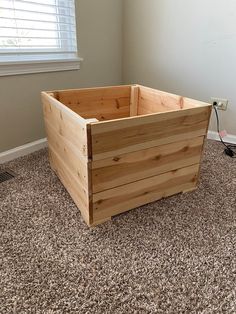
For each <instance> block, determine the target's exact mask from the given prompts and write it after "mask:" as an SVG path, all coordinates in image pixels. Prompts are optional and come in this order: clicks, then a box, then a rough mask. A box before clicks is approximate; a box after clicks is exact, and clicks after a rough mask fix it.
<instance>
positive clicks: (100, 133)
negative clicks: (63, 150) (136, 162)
mask: <svg viewBox="0 0 236 314" xmlns="http://www.w3.org/2000/svg"><path fill="white" fill-rule="evenodd" d="M210 113H211V107H200V108H192V109H185V110H182V111H171V112H166V113H160V114H152V115H147V116H138V117H132V118H129V119H121V120H117V121H107V122H100V123H92V124H91V135H92V154H93V160H100V159H105V158H108V157H111V156H116V155H117V154H123V153H128V152H133V151H138V150H141V149H146V148H150V147H155V146H159V145H163V144H168V143H172V142H177V141H182V140H188V139H191V138H195V137H198V136H203V135H205V134H206V132H207V127H208V121H209V116H210Z"/></svg>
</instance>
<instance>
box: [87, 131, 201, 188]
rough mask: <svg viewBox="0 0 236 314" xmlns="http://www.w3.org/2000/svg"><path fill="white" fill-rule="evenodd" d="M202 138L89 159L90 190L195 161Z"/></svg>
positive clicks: (148, 175) (114, 185)
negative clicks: (100, 158) (96, 159)
mask: <svg viewBox="0 0 236 314" xmlns="http://www.w3.org/2000/svg"><path fill="white" fill-rule="evenodd" d="M203 140H204V137H197V138H194V139H191V140H186V141H181V142H176V143H171V144H167V145H161V146H158V147H153V148H148V149H144V150H140V151H137V152H132V153H127V154H122V155H117V156H114V157H110V158H107V159H102V160H98V161H93V162H92V184H93V193H96V192H100V191H103V190H106V189H110V188H113V187H116V186H120V185H123V184H127V183H130V182H134V181H137V180H141V179H144V178H147V177H151V176H154V175H157V174H161V173H164V172H168V171H171V170H175V169H179V168H181V167H186V166H190V165H193V164H198V163H199V162H200V157H201V151H202V145H203Z"/></svg>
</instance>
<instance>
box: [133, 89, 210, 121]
mask: <svg viewBox="0 0 236 314" xmlns="http://www.w3.org/2000/svg"><path fill="white" fill-rule="evenodd" d="M138 86H139V105H138V115H144V114H151V113H157V112H167V111H173V110H182V109H189V108H194V107H201V106H203V107H205V106H206V105H207V104H206V103H203V102H200V101H196V100H194V99H190V98H187V97H182V96H179V95H175V94H170V93H166V92H163V91H160V90H156V89H152V88H149V87H145V86H140V85H138Z"/></svg>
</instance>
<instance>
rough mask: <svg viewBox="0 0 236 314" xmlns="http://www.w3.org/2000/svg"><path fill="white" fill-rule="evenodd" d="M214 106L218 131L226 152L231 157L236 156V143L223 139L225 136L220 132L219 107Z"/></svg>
mask: <svg viewBox="0 0 236 314" xmlns="http://www.w3.org/2000/svg"><path fill="white" fill-rule="evenodd" d="M213 108H214V111H215V114H216V122H217V132H218V135H219V138H220V141H221V143H222V144H223V145H224V146H225V150H224V152H225V154H226V155H227V156H230V157H231V158H236V145H235V144H227V143H225V142H224V141H223V138H222V136H221V134H220V119H219V115H218V111H217V107H216V106H215V105H214V104H213Z"/></svg>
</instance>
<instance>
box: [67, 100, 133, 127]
mask: <svg viewBox="0 0 236 314" xmlns="http://www.w3.org/2000/svg"><path fill="white" fill-rule="evenodd" d="M66 106H67V107H68V108H70V109H71V110H73V111H74V112H76V113H77V114H79V115H80V116H81V117H83V118H84V119H89V118H95V119H97V120H99V121H104V120H113V119H120V118H125V117H128V116H129V98H128V97H127V98H117V99H110V100H96V101H90V102H89V101H86V100H84V101H81V102H80V103H79V104H78V103H76V104H75V103H71V104H67V105H66Z"/></svg>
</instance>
